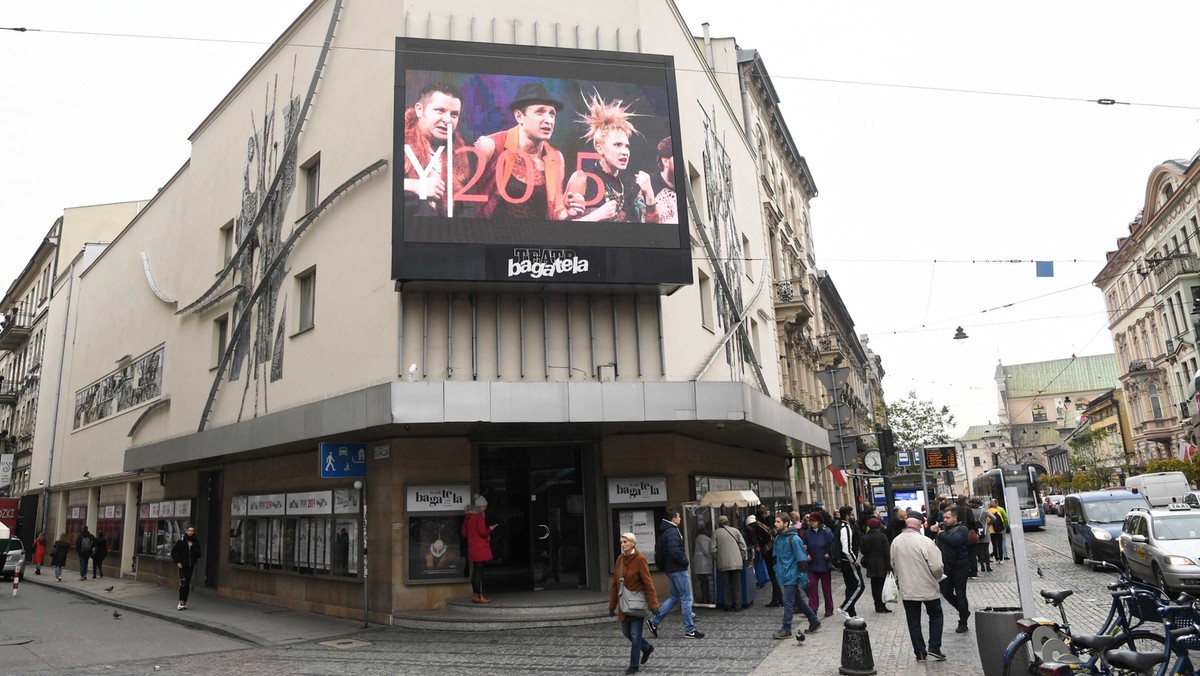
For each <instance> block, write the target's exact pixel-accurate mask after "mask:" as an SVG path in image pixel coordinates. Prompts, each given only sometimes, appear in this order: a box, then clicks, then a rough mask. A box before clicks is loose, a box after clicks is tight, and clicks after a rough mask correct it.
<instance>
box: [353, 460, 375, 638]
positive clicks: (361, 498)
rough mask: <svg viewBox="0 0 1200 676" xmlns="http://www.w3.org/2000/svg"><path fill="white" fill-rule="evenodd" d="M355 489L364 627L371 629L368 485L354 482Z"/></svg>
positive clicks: (357, 481) (361, 481)
mask: <svg viewBox="0 0 1200 676" xmlns="http://www.w3.org/2000/svg"><path fill="white" fill-rule="evenodd" d="M354 488H355V489H357V490H358V504H359V509H360V510H362V513H361V516H362V534H361V536H360V537H361V539H362V542H361V543H360V544H359V550H360V551H361V552H362V555H361V556H360V557H359V561H360V563H361V564H362V587H363V627H364V628H366V627H370V626H371V624H370V622H368V621H367V484H366V483H365V482H363V480H362V479H355V480H354Z"/></svg>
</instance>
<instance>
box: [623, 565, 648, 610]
mask: <svg viewBox="0 0 1200 676" xmlns="http://www.w3.org/2000/svg"><path fill="white" fill-rule="evenodd" d="M620 584H621V588H620V589H619V590H618V591H617V603H618V604H619V605H620V607H621V614H622V615H624V616H625V617H626V618H630V617H636V618H639V619H642V618H646V617H649V616H650V606H648V605H647V604H646V592H644V591H633V590H632V589H630V588H629V587H626V586H625V562H624V561H622V562H621V578H620Z"/></svg>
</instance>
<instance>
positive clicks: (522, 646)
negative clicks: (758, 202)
mask: <svg viewBox="0 0 1200 676" xmlns="http://www.w3.org/2000/svg"><path fill="white" fill-rule="evenodd" d="M1026 541H1027V543H1028V548H1029V557H1030V560H1029V564H1028V565H1029V567H1030V569H1031V571H1036V570H1037V568H1039V567H1040V568H1041V569H1042V577H1038V576H1037V575H1036V573H1034V574H1033V575H1032V578H1031V579H1032V580H1033V583H1034V588H1035V590H1037V589H1048V588H1071V589H1074V590H1076V593H1075V595H1074V596H1072V597H1071V598H1070V599H1069V600H1068V601H1067V603H1066V606H1067V613H1068V617H1069V618H1070V620H1071V621H1072V623H1073V624H1074V626H1075V628H1076V631H1080V632H1090V631H1093V630H1094V629H1096V628H1098V627H1099V625H1100V623H1101V622H1102V621H1103V619H1104V617H1105V615H1106V614H1107V611H1108V604H1109V596H1108V593H1107V590H1106V589H1105V588H1104V585H1106V584H1107V583H1108V582H1110V581H1111V580H1112V575H1111V574H1109V573H1103V572H1095V571H1092V570H1091V568H1089V567H1087V566H1077V565H1075V564H1074V563H1072V561H1071V557H1070V555H1069V554H1068V553H1067V552H1068V550H1067V547H1066V531H1065V528H1064V525H1063V520H1062V518H1061V517H1057V516H1050V517H1048V521H1047V527H1046V529H1045V530H1043V531H1037V532H1030V533H1028V534H1027V540H1026ZM995 568H996V571H995V572H993V573H991V574H985V579H983V580H980V581H971V583H970V585H969V586H968V595H969V598H970V602H971V607H972V608H981V607H985V606H1011V605H1016V602H1017V593H1016V586H1015V584H1014V581H1013V580H1014V578H1013V570H1012V569H1013V563H1012V562H1006V563H1005V564H1004V565H999V566H995ZM834 578H835V581H834V597H835V601H840V600H841V598H842V589H841V581H840V576H839V575H835V576H834ZM64 584H65V583H64ZM86 584H87V585H91V584H92V581H88V583H86ZM97 588H98V587H96V588H93V587H88V589H89V590H92V591H93V592H94V590H95V589H97ZM9 593H11V592H10V590H9V589H7V588H6V590H5V593H4V594H3V595H0V611H4V612H3V615H2V617H3V618H4V622H3V625H2V626H0V638H2V639H3V641H0V665H2V666H0V673H50V672H60V671H62V670H63V669H68V668H74V667H78V666H82V665H90V666H91V668H92V669H93V670H103V671H108V672H110V673H122V674H143V673H145V674H152V673H158V674H212V673H220V672H223V671H224V672H236V673H238V674H264V675H265V674H294V673H304V674H331V675H334V674H336V675H341V674H345V673H348V672H354V673H361V674H396V673H404V674H421V673H438V674H464V675H466V674H471V675H475V674H478V673H480V672H481V671H484V672H487V673H504V674H522V673H529V674H532V673H583V672H587V673H596V672H607V673H620V672H621V671H623V670H624V667H625V664H626V660H627V659H628V647H627V646H628V643H627V642H626V641H625V640H624V639H623V638H622V637H621V635H620V630H619V628H618V627H617V625H616V623H615V622H613V623H611V624H608V623H606V624H599V625H589V626H580V627H563V628H560V629H555V630H550V631H547V630H539V629H528V630H517V631H507V632H481V633H465V632H463V633H459V632H441V633H435V632H421V631H413V630H407V629H399V628H392V627H373V628H370V629H365V630H364V629H358V630H352V629H351V630H347V632H348V633H345V634H344V635H341V636H338V637H336V638H332V639H325V640H321V641H318V640H306V641H300V642H288V641H286V640H283V639H286V636H283V635H280V637H281V638H280V640H277V641H273V642H271V645H268V646H266V647H261V643H262V642H261V641H260V642H259V643H260V645H252V644H251V643H249V642H241V641H236V640H233V639H230V638H226V637H224V636H217V635H214V634H213V633H211V632H210V631H206V630H203V629H199V628H191V627H184V626H180V625H178V624H175V623H174V622H172V621H169V620H171V619H174V618H175V617H176V616H174V615H170V614H166V615H164V616H163V617H162V618H156V617H149V616H146V615H142V614H139V613H138V612H136V611H132V610H123V611H121V612H122V615H121V617H120V618H119V619H116V618H113V617H112V608H111V607H110V606H108V605H105V604H103V603H98V602H95V601H92V600H84V599H81V598H78V597H76V596H73V595H71V594H67V593H63V592H60V591H57V590H55V589H53V588H47V587H45V586H39V585H37V584H29V583H23V584H22V585H21V588H20V594H19V595H18V596H17V597H16V598H15V599H14V598H12V597H11V596H9V595H8V594H9ZM866 596H867V600H866V601H860V602H859V604H858V609H859V612H860V614H861V615H862V616H863V617H864V618H865V619H866V620H867V622H868V628H869V630H870V638H871V644H872V648H873V657H874V662H875V665H876V669H877V670H878V672H879V673H880V674H887V675H888V676H901V675H903V674H909V673H914V674H926V673H945V674H951V673H959V674H972V673H979V669H980V666H979V658H978V653H977V648H976V637H975V636H974V628H973V625H972V631H971V632H969V633H967V634H955V633H954V632H953V627H954V623H953V621H952V620H951V619H950V618H949V617H948V618H947V623H946V626H947V632H946V634H945V639H944V650H945V652H946V654H947V655H948V659H947V661H946V662H929V663H927V664H924V665H917V664H916V663H915V660H913V657H912V651H911V647H910V646H909V643H908V634H907V629H906V625H905V622H904V613H903V611H902V610H900V609H899V608H897V609H896V610H897V611H899V612H893V613H890V614H887V615H879V614H876V613H874V612H872V607H871V603H870V601H869V592H868V593H867V595H866ZM1034 596H1035V604H1037V605H1038V606H1039V611H1038V614H1040V615H1050V616H1054V615H1055V614H1054V613H1053V612H1052V609H1051V608H1050V607H1049V606H1042V605H1041V599H1040V597H1038V596H1037V595H1036V591H1035V592H1034ZM160 605H161V604H160ZM197 605H198V606H201V607H202V605H203V604H200V603H198V604H197ZM822 610H823V609H822ZM189 612H190V611H189ZM260 612H261V613H263V614H264V616H273V617H277V618H279V617H286V612H287V611H282V610H279V609H274V608H269V607H266V606H262V607H261V610H260ZM697 614H698V617H697V626H699V627H700V628H701V630H703V631H705V632H706V633H707V634H708V637H707V638H705V639H703V640H699V641H696V640H688V639H684V638H683V637H682V636H681V633H682V630H681V628H680V624H679V619H678V615H677V614H676V615H674V616H672V617H670V618H668V619H667V620H666V621H664V623H663V625H662V628H661V630H660V638H658V639H653V643H654V645H655V647H656V650H655V653H654V656H653V658H652V659H651V661H650V662H649V663H648V664H647V665H646V667H645V668H644V671H645V672H646V673H656V674H658V673H661V674H695V673H733V674H748V673H755V674H759V675H773V674H780V675H782V674H794V673H805V674H815V675H818V676H823V675H825V674H829V675H830V676H832V675H833V674H836V673H837V670H838V666H839V664H840V655H841V638H842V629H841V626H840V624H841V623H840V622H839V621H837V620H838V618H837V617H832V618H828V620H827V621H826V622H825V626H823V627H822V629H821V631H819V632H817V633H815V634H812V635H811V636H810V637H809V638H808V640H806V641H805V643H804V644H803V645H797V644H796V642H795V641H791V640H788V641H774V640H772V639H771V638H770V635H771V633H772V632H773V631H775V630H776V629H777V628H778V626H779V619H780V611H779V610H778V609H774V608H765V607H761V606H760V605H759V604H756V605H755V606H753V607H751V608H749V609H748V610H746V611H745V612H741V613H736V614H731V613H720V612H716V611H714V610H711V609H699V610H698V612H697ZM196 617H197V615H192V616H190V617H189V619H192V620H194V619H195V618H196ZM802 624H803V623H802V622H801V623H799V624H798V626H802ZM1151 626H1152V627H1153V626H1156V625H1151ZM26 639H27V640H28V642H22V643H20V644H16V643H17V642H18V641H23V640H26Z"/></svg>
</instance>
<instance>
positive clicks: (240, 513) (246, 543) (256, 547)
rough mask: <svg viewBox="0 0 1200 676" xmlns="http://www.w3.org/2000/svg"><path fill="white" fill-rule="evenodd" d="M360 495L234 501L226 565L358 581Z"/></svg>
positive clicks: (320, 493)
mask: <svg viewBox="0 0 1200 676" xmlns="http://www.w3.org/2000/svg"><path fill="white" fill-rule="evenodd" d="M358 512H359V502H358V491H356V490H354V489H350V488H346V489H338V490H334V491H313V492H308V493H287V494H276V495H251V496H234V497H233V498H231V501H230V521H229V525H230V527H229V564H230V565H234V566H246V567H249V568H256V569H258V570H262V571H278V572H284V573H296V574H300V575H328V576H334V577H343V578H351V579H357V578H358V576H359V569H360V568H361V561H360V558H361V557H360V556H359V553H360V552H361V551H362V549H363V548H362V546H361V545H360V542H359V538H360V537H361V533H362V522H361V521H360V520H359V516H358Z"/></svg>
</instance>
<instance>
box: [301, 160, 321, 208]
mask: <svg viewBox="0 0 1200 676" xmlns="http://www.w3.org/2000/svg"><path fill="white" fill-rule="evenodd" d="M301 170H302V171H303V172H304V213H306V214H307V213H308V212H310V211H312V210H313V209H316V208H317V205H318V204H320V203H321V154H320V153H317V154H316V156H314V157H313V158H312V159H311V160H309V161H307V162H305V163H304V166H303V167H301Z"/></svg>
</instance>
